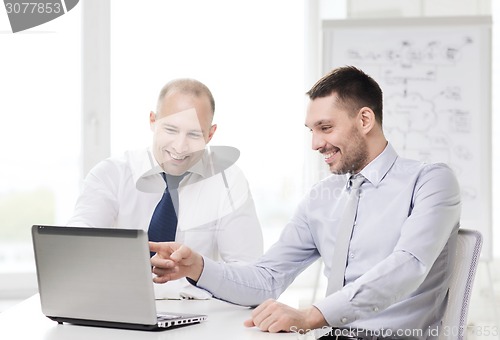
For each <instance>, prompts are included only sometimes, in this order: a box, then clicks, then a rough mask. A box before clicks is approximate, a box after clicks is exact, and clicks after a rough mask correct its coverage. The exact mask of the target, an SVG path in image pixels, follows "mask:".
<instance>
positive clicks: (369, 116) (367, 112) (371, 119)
mask: <svg viewBox="0 0 500 340" xmlns="http://www.w3.org/2000/svg"><path fill="white" fill-rule="evenodd" d="M359 118H360V125H361V126H360V128H361V131H362V132H363V133H364V134H367V133H368V132H370V131H371V130H372V129H373V127H374V126H375V124H376V123H377V121H376V119H375V112H373V110H372V109H370V108H369V107H362V108H361V109H360V110H359Z"/></svg>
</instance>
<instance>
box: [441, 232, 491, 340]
mask: <svg viewBox="0 0 500 340" xmlns="http://www.w3.org/2000/svg"><path fill="white" fill-rule="evenodd" d="M482 244H483V237H482V235H481V233H480V232H478V231H476V230H469V229H459V230H458V238H457V249H456V257H455V264H454V267H453V271H452V273H451V278H450V285H449V293H448V305H447V306H446V311H445V313H444V317H443V325H442V328H441V335H440V337H439V339H440V340H445V339H446V340H447V339H450V340H451V339H453V340H463V339H465V338H466V336H467V313H468V311H469V301H470V297H471V291H472V284H473V283H474V277H475V275H476V269H477V264H478V261H479V255H480V254H481V246H482Z"/></svg>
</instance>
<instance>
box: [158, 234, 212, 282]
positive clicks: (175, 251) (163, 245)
mask: <svg viewBox="0 0 500 340" xmlns="http://www.w3.org/2000/svg"><path fill="white" fill-rule="evenodd" d="M149 250H150V251H152V252H155V253H156V255H154V256H153V257H152V258H151V264H152V266H153V270H152V271H153V273H154V274H156V277H155V278H153V281H154V282H156V283H165V282H168V281H172V280H177V279H180V278H183V277H189V278H190V279H192V280H194V281H198V279H199V278H200V275H201V272H202V271H203V257H202V256H201V255H200V254H198V253H196V252H194V251H192V250H191V249H189V248H188V247H186V246H184V245H182V244H179V243H175V242H149Z"/></svg>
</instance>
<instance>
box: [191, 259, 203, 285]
mask: <svg viewBox="0 0 500 340" xmlns="http://www.w3.org/2000/svg"><path fill="white" fill-rule="evenodd" d="M203 267H204V261H203V256H201V255H200V254H198V255H197V256H196V258H195V261H194V263H193V266H192V270H191V274H190V275H188V276H187V278H189V279H191V280H192V281H194V282H195V283H197V282H198V280H199V279H200V276H201V273H202V272H203Z"/></svg>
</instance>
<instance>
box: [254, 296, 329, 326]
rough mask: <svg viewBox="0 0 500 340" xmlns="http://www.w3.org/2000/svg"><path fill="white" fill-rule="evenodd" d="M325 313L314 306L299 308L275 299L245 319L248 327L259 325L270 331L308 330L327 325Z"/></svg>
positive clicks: (266, 302) (264, 303)
mask: <svg viewBox="0 0 500 340" xmlns="http://www.w3.org/2000/svg"><path fill="white" fill-rule="evenodd" d="M326 325H327V323H326V320H325V318H324V317H323V314H321V312H320V311H319V310H318V309H317V308H316V307H314V306H312V307H310V308H308V309H304V310H299V309H295V308H292V307H289V306H287V305H284V304H282V303H280V302H277V301H275V300H267V301H265V302H263V303H262V304H261V305H259V306H258V307H257V308H255V310H254V311H253V312H252V318H251V319H249V320H246V321H245V326H246V327H253V326H257V327H259V328H260V329H261V330H262V331H267V332H270V333H277V332H293V331H296V332H298V331H300V330H302V331H306V330H309V329H315V328H320V327H322V326H326Z"/></svg>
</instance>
